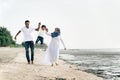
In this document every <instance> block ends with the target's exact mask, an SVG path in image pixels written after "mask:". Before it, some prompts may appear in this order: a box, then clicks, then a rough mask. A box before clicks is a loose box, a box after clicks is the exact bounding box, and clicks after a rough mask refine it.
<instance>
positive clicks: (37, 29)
mask: <svg viewBox="0 0 120 80" xmlns="http://www.w3.org/2000/svg"><path fill="white" fill-rule="evenodd" d="M40 26H41V22H39V23H38V28H36V29H35V31H39V29H40Z"/></svg>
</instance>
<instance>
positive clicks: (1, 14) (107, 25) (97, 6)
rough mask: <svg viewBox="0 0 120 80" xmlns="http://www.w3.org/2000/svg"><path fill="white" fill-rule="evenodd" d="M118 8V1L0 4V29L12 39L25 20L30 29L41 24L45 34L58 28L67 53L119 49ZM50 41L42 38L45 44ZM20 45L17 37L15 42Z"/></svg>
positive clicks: (15, 0)
mask: <svg viewBox="0 0 120 80" xmlns="http://www.w3.org/2000/svg"><path fill="white" fill-rule="evenodd" d="M119 4H120V0H0V26H5V27H7V28H8V29H9V30H10V31H11V34H12V36H13V37H14V36H15V34H16V33H17V32H18V31H19V30H20V29H21V28H22V27H24V21H25V20H30V21H31V23H30V24H31V26H33V27H37V25H38V22H41V23H42V24H45V25H46V26H47V28H48V29H49V32H53V31H54V28H55V27H59V28H61V36H62V38H63V40H64V42H65V44H66V47H67V48H68V49H98V48H120V37H119V36H120V5H119ZM37 34H38V32H34V33H33V37H34V40H35V39H36V37H37ZM50 40H51V37H49V36H45V43H47V44H49V42H50ZM22 41H23V36H22V34H20V35H19V36H18V37H17V41H16V42H17V43H21V42H22ZM61 48H63V47H61Z"/></svg>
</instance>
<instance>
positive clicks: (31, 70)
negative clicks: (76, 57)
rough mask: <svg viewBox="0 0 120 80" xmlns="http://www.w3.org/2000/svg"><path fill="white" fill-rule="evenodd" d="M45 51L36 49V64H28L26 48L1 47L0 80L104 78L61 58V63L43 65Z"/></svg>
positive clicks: (79, 79)
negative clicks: (79, 68) (82, 69)
mask: <svg viewBox="0 0 120 80" xmlns="http://www.w3.org/2000/svg"><path fill="white" fill-rule="evenodd" d="M43 56H44V51H41V50H40V49H35V61H34V64H27V62H26V58H25V53H24V48H0V80H103V79H102V78H100V77H97V76H96V75H93V74H91V73H87V72H84V71H81V70H78V69H77V67H76V66H75V65H72V64H68V63H67V62H65V61H63V60H59V65H58V66H54V67H51V66H50V65H43V64H42V59H43Z"/></svg>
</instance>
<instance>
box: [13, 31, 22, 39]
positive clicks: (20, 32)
mask: <svg viewBox="0 0 120 80" xmlns="http://www.w3.org/2000/svg"><path fill="white" fill-rule="evenodd" d="M20 33H21V30H20V31H18V33H17V34H16V35H15V38H14V39H15V40H16V39H17V36H18V35H19V34H20Z"/></svg>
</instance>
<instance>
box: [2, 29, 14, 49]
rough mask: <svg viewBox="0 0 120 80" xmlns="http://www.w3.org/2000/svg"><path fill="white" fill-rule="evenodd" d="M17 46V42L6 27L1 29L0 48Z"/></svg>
mask: <svg viewBox="0 0 120 80" xmlns="http://www.w3.org/2000/svg"><path fill="white" fill-rule="evenodd" d="M12 44H13V45H15V41H13V40H12V36H11V33H10V31H8V30H7V28H5V27H0V47H6V46H10V45H12Z"/></svg>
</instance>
